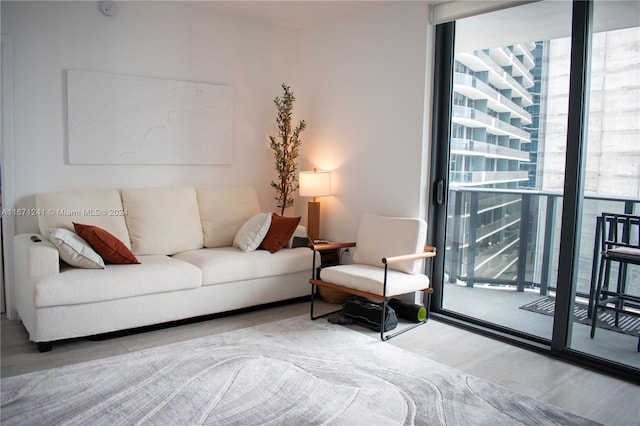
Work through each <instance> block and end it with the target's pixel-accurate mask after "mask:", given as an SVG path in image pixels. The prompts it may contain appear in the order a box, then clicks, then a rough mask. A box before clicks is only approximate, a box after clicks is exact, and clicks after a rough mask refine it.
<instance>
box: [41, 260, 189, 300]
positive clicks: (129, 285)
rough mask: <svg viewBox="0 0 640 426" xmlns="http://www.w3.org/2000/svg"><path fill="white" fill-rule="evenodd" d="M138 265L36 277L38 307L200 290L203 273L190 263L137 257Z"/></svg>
mask: <svg viewBox="0 0 640 426" xmlns="http://www.w3.org/2000/svg"><path fill="white" fill-rule="evenodd" d="M138 260H139V261H140V264H138V265H106V268H105V269H92V270H90V269H78V268H71V267H69V268H63V269H62V270H61V271H60V273H59V274H53V275H44V276H41V277H38V278H36V280H37V282H36V284H35V306H36V308H43V307H47V306H64V305H77V304H83V303H92V302H101V301H105V300H114V299H124V298H127V297H133V296H141V295H144V294H152V293H162V292H169V291H176V290H186V289H191V288H196V287H200V284H201V282H202V274H201V272H200V270H199V269H198V268H196V267H195V266H193V265H190V264H188V263H185V262H182V261H179V260H177V259H172V258H171V257H168V256H162V255H147V256H138Z"/></svg>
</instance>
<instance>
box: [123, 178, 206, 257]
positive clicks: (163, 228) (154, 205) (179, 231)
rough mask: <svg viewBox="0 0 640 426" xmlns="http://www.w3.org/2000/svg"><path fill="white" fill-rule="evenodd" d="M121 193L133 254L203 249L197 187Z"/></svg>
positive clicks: (142, 189)
mask: <svg viewBox="0 0 640 426" xmlns="http://www.w3.org/2000/svg"><path fill="white" fill-rule="evenodd" d="M121 192H122V206H123V207H124V209H125V210H126V212H127V215H126V222H127V227H128V228H129V236H130V238H131V251H132V252H133V254H135V255H145V254H165V255H172V254H176V253H179V252H181V251H185V250H194V249H198V248H202V245H203V239H202V226H201V225H200V214H199V213H198V201H197V198H196V190H195V188H193V187H191V186H181V187H169V188H129V189H123V190H122V191H121Z"/></svg>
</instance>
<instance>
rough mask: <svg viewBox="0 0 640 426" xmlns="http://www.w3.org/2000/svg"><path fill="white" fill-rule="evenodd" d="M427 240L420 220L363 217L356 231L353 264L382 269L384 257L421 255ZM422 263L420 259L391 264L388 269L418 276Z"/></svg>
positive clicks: (423, 223) (424, 227) (422, 221)
mask: <svg viewBox="0 0 640 426" xmlns="http://www.w3.org/2000/svg"><path fill="white" fill-rule="evenodd" d="M426 239H427V223H426V222H425V221H424V220H422V219H414V218H405V217H385V216H376V215H371V214H366V215H364V216H363V217H362V220H361V221H360V227H359V228H358V237H357V239H356V243H357V245H356V248H355V250H354V252H353V261H354V262H355V263H364V264H367V265H372V266H380V267H382V266H384V265H383V264H382V258H383V257H392V256H400V255H403V254H415V253H422V252H423V251H424V245H425V242H426ZM422 264H423V263H422V260H407V261H402V262H397V263H390V264H389V269H395V270H397V271H401V272H406V273H408V274H417V273H419V272H420V267H421V265H422Z"/></svg>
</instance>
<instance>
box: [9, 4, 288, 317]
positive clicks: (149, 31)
mask: <svg viewBox="0 0 640 426" xmlns="http://www.w3.org/2000/svg"><path fill="white" fill-rule="evenodd" d="M98 4H99V2H97V1H70V2H59V1H44V2H30V1H29V2H24V1H21V2H10V1H2V2H1V8H2V11H1V15H2V16H1V18H2V27H1V28H2V35H3V37H2V42H3V49H5V48H6V50H8V51H11V52H13V55H12V63H11V64H9V65H8V68H9V69H10V70H11V71H12V72H11V73H4V74H3V83H7V82H9V80H10V79H9V78H5V76H7V75H9V74H10V75H12V76H13V83H12V84H11V87H6V84H3V118H4V119H7V118H9V119H10V121H11V122H10V123H7V122H3V146H4V147H5V148H7V147H9V149H4V150H3V155H4V156H5V157H3V158H2V166H3V173H4V174H5V176H3V177H4V180H3V186H4V189H5V191H3V192H4V193H3V208H14V207H15V208H28V207H34V196H35V194H37V193H39V192H46V191H58V190H73V189H83V188H123V187H135V186H138V187H140V186H165V185H180V184H190V185H195V186H198V187H206V186H223V185H229V186H232V185H241V184H252V185H254V186H255V187H256V188H257V189H258V192H259V197H260V203H261V205H262V208H263V209H265V210H275V209H276V207H275V201H274V200H273V198H274V196H275V194H274V192H273V190H272V189H271V188H270V186H269V183H270V182H271V180H272V179H274V178H275V177H276V176H275V172H274V171H273V170H274V168H273V153H272V151H271V149H270V148H269V146H268V144H267V136H268V135H270V134H276V125H275V113H276V111H275V107H274V105H273V98H274V97H276V96H278V95H280V93H281V87H280V85H281V83H282V82H286V83H287V84H290V85H292V86H293V87H295V77H296V64H297V62H296V59H297V58H296V47H297V44H296V43H297V40H296V37H297V33H296V32H295V31H292V30H287V29H284V28H281V27H276V26H271V25H266V24H260V23H254V22H249V21H242V20H237V19H233V18H229V17H224V16H216V15H214V14H212V13H210V12H208V11H206V10H202V9H201V8H198V7H196V6H193V5H189V4H186V3H182V2H164V1H162V2H160V1H159V2H151V1H149V2H128V1H127V2H117V6H118V14H117V16H114V17H106V16H104V15H103V14H102V13H101V12H100V11H99V10H98ZM6 43H9V44H10V45H9V46H5V44H6ZM6 65H7V64H3V67H4V68H5V71H6V70H7V67H5V66H6ZM68 69H82V70H91V71H103V72H111V73H119V74H128V75H136V76H146V77H157V78H166V79H173V80H184V81H194V82H205V83H214V84H226V85H230V86H231V87H233V90H234V111H233V113H234V117H233V164H231V165H228V166H178V165H175V166H159V165H147V166H134V165H132V166H128V165H127V166H114V165H105V166H80V165H69V164H67V163H68V161H67V149H66V134H65V131H66V128H65V126H66V124H65V123H66V115H65V114H66V103H65V102H66V95H65V93H66V87H65V83H64V82H65V70H68ZM11 99H13V102H10V100H11ZM7 101H9V102H7ZM7 136H8V137H7ZM12 153H14V154H13V155H12ZM12 165H13V169H14V172H13V173H11V172H10V168H11V166H12ZM7 174H9V175H10V176H9V178H7ZM11 178H12V179H11ZM11 180H13V182H11ZM11 183H13V187H12V186H11ZM292 213H295V211H292ZM14 220H15V221H14ZM3 229H4V231H5V233H4V238H5V240H6V244H5V249H7V250H5V253H4V254H5V266H6V267H7V268H6V269H5V276H6V278H7V281H6V282H7V288H6V295H7V298H6V300H7V311H8V313H9V315H10V318H15V309H14V308H13V306H12V288H11V281H12V280H11V278H12V274H13V271H12V259H13V253H12V252H11V247H12V245H11V241H12V240H13V234H14V233H21V232H32V231H34V230H36V229H37V218H36V217H20V218H14V217H5V218H4V219H3Z"/></svg>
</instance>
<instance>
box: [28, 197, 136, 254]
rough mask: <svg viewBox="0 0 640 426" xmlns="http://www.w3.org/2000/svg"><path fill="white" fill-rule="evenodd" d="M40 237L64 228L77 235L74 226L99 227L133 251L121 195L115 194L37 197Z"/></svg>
mask: <svg viewBox="0 0 640 426" xmlns="http://www.w3.org/2000/svg"><path fill="white" fill-rule="evenodd" d="M36 208H37V209H38V211H40V212H42V214H40V215H38V225H39V227H40V233H41V234H42V235H46V232H47V230H48V229H53V228H63V229H66V230H69V231H74V228H73V222H76V223H85V224H87V225H93V226H98V227H100V228H102V229H105V230H106V231H108V232H109V233H111V234H112V235H113V236H114V237H116V238H118V239H119V240H120V241H122V243H123V244H124V245H125V246H127V248H131V241H130V239H129V231H128V230H127V224H126V222H125V216H126V213H127V212H126V211H125V210H124V209H123V206H122V200H121V198H120V193H119V192H118V191H117V190H115V189H113V190H91V191H65V192H48V193H43V194H38V195H36Z"/></svg>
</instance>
